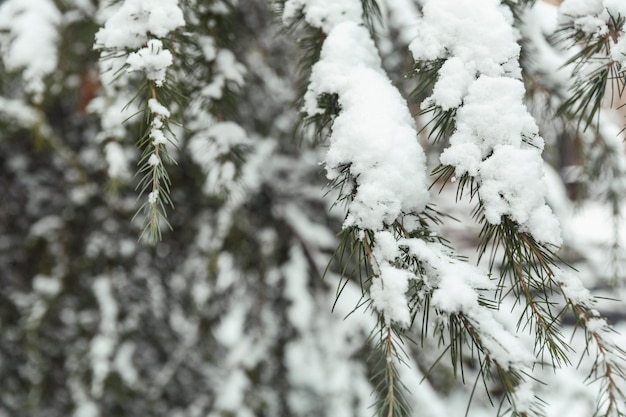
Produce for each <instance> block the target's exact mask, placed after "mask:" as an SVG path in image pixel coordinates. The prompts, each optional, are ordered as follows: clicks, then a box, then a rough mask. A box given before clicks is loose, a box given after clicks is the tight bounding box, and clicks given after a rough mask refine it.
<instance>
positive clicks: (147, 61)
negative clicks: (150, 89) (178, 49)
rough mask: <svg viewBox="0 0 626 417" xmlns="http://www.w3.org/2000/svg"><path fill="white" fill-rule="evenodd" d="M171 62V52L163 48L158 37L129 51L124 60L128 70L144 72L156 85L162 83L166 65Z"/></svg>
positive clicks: (159, 85)
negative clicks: (135, 50) (137, 49)
mask: <svg viewBox="0 0 626 417" xmlns="http://www.w3.org/2000/svg"><path fill="white" fill-rule="evenodd" d="M173 62H174V61H173V59H172V53H171V52H170V51H168V50H167V49H163V42H161V41H160V40H158V39H150V40H149V41H148V45H147V46H146V47H145V48H141V49H140V50H139V51H137V52H133V53H131V54H130V55H128V59H127V60H126V63H127V64H128V72H132V71H143V72H145V74H146V78H147V79H149V80H151V81H154V82H155V83H156V85H157V87H161V86H162V85H163V82H164V81H165V72H166V71H167V67H169V66H170V65H172V63H173Z"/></svg>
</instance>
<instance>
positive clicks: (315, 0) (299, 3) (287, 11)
mask: <svg viewBox="0 0 626 417" xmlns="http://www.w3.org/2000/svg"><path fill="white" fill-rule="evenodd" d="M301 13H304V18H305V20H306V22H307V23H308V24H309V25H311V26H313V27H316V28H320V29H322V30H323V31H324V32H326V33H329V32H330V30H331V29H332V28H334V27H335V26H336V25H338V24H339V23H342V22H360V21H361V20H362V16H363V8H362V6H361V3H360V2H357V1H336V0H288V1H287V2H286V3H285V6H284V11H283V22H284V23H285V24H286V25H288V24H290V23H291V22H292V21H294V20H295V19H296V18H297V17H298V16H299V15H300V14H301Z"/></svg>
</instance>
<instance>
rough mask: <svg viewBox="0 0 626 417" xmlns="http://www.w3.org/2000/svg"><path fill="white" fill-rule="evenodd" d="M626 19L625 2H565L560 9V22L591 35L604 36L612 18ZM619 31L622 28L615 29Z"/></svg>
mask: <svg viewBox="0 0 626 417" xmlns="http://www.w3.org/2000/svg"><path fill="white" fill-rule="evenodd" d="M618 16H622V17H626V2H625V1H623V0H565V1H564V2H563V3H562V4H561V6H560V7H559V22H560V23H561V24H564V25H572V26H573V27H574V28H575V29H577V30H580V31H582V32H585V33H587V34H589V35H596V36H604V35H606V34H607V33H608V31H609V29H610V28H609V24H608V22H609V20H610V18H611V17H613V18H615V19H617V17H618ZM614 29H617V31H619V30H620V29H622V28H614Z"/></svg>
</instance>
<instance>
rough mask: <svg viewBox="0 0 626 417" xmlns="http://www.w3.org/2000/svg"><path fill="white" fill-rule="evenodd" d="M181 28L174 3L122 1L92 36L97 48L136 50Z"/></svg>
mask: <svg viewBox="0 0 626 417" xmlns="http://www.w3.org/2000/svg"><path fill="white" fill-rule="evenodd" d="M184 25H185V19H184V18H183V12H182V10H181V9H180V7H178V0H126V1H124V3H123V4H122V5H121V6H120V7H119V9H117V11H116V12H115V13H113V14H112V15H111V16H110V17H109V18H108V19H107V21H106V23H105V25H104V27H103V28H101V29H100V30H98V32H97V33H96V43H95V45H96V48H98V49H103V48H107V49H120V50H124V49H139V48H141V47H143V46H144V45H146V43H147V42H148V40H149V38H150V37H156V38H164V37H166V36H167V35H168V34H169V33H170V32H172V31H174V30H176V29H178V28H179V27H182V26H184Z"/></svg>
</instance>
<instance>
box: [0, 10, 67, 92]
mask: <svg viewBox="0 0 626 417" xmlns="http://www.w3.org/2000/svg"><path fill="white" fill-rule="evenodd" d="M60 23H61V13H60V12H59V10H58V9H57V8H56V6H55V4H54V2H53V1H51V0H28V1H24V0H8V1H5V2H4V3H2V5H0V51H1V52H2V61H3V62H4V65H5V66H6V68H7V70H9V71H16V70H18V69H22V68H23V72H22V77H23V78H24V81H25V83H26V91H27V92H29V93H31V94H33V95H34V99H35V101H36V102H39V101H41V99H42V94H43V92H44V90H45V85H44V82H43V79H44V77H46V76H47V75H49V74H51V73H52V72H53V71H54V70H55V69H56V67H57V42H58V38H59V35H58V30H57V26H58V25H59V24H60ZM2 32H7V34H6V35H5V34H3V33H2Z"/></svg>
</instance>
